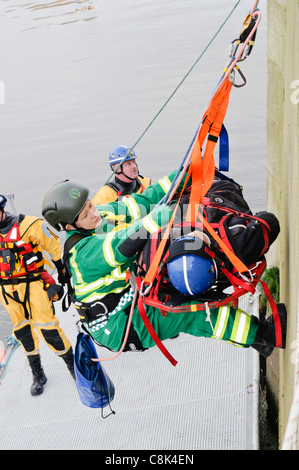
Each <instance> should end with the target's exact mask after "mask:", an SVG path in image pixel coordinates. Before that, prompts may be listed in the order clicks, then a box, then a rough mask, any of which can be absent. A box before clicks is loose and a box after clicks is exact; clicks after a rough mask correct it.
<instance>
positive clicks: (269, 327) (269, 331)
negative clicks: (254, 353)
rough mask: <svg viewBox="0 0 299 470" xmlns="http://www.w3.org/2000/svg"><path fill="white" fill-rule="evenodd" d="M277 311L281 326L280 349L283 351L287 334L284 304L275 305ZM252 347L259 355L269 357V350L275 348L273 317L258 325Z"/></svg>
mask: <svg viewBox="0 0 299 470" xmlns="http://www.w3.org/2000/svg"><path fill="white" fill-rule="evenodd" d="M277 310H278V315H279V318H280V324H281V336H282V349H285V347H286V333H287V311H286V308H285V305H284V304H277ZM252 347H253V348H254V349H257V350H258V351H259V352H260V354H263V353H264V354H267V355H266V356H265V357H268V356H270V354H271V352H272V351H271V348H272V350H273V348H275V347H276V331H275V324H274V318H273V315H271V316H270V317H269V318H267V320H266V321H264V322H263V323H260V325H259V328H258V330H257V333H256V337H255V341H254V344H253V345H252ZM264 354H263V355H264Z"/></svg>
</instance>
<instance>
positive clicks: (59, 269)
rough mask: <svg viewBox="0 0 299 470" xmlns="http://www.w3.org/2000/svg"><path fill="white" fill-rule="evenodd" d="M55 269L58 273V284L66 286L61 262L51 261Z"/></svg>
mask: <svg viewBox="0 0 299 470" xmlns="http://www.w3.org/2000/svg"><path fill="white" fill-rule="evenodd" d="M53 263H54V264H55V266H56V268H57V272H58V282H59V284H62V285H63V286H64V285H65V284H66V282H67V279H66V272H65V267H64V265H63V263H62V261H61V260H60V259H59V260H57V261H53Z"/></svg>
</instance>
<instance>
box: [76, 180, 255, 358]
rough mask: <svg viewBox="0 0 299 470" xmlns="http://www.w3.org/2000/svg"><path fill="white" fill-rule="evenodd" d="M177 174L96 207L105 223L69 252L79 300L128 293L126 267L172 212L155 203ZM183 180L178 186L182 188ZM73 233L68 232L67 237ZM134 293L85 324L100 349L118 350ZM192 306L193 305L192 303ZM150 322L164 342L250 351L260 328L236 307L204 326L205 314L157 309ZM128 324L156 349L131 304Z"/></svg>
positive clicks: (150, 311)
mask: <svg viewBox="0 0 299 470" xmlns="http://www.w3.org/2000/svg"><path fill="white" fill-rule="evenodd" d="M174 176H175V172H173V173H171V174H170V175H169V176H168V177H165V178H163V179H161V180H160V181H158V183H156V184H154V185H152V186H149V188H147V189H146V190H145V191H144V193H143V194H134V195H132V196H131V197H129V198H128V199H126V200H125V201H124V202H117V203H115V202H113V203H110V204H107V205H106V206H98V207H97V208H98V210H99V211H100V214H101V215H102V217H103V223H102V224H101V226H100V227H99V228H98V229H97V231H96V232H94V233H92V234H91V235H90V236H87V237H84V238H83V239H81V240H80V241H79V242H78V243H77V244H75V245H74V246H73V248H71V250H70V251H69V266H70V270H71V274H72V278H73V284H74V288H75V296H76V298H77V299H78V300H79V301H81V302H91V301H95V300H101V299H103V297H105V296H106V295H107V294H111V293H112V294H113V293H115V294H120V293H122V292H123V291H125V290H126V288H127V287H128V286H129V283H128V282H127V281H126V273H127V269H128V268H130V269H131V270H134V260H135V254H136V252H137V251H138V249H139V248H141V247H142V246H143V245H144V242H145V240H146V238H147V236H148V235H149V234H151V233H153V232H155V231H157V230H158V229H159V228H161V227H162V226H163V225H165V224H167V222H168V221H169V220H170V218H171V215H172V211H171V209H170V207H169V206H166V205H161V206H158V207H157V208H154V207H155V205H156V204H157V203H158V202H159V201H160V200H161V199H162V197H163V196H164V195H165V194H166V193H167V191H168V189H169V187H170V183H171V181H172V180H173V178H174ZM183 183H184V180H183V181H182V182H181V184H180V186H179V188H178V189H179V190H180V189H181V187H182V185H183ZM115 221H116V222H118V221H121V222H123V225H124V226H125V227H126V228H125V229H122V230H120V229H119V226H115ZM73 234H74V232H68V233H67V236H68V237H70V236H71V235H73ZM132 298H133V292H132V289H131V290H130V291H127V290H126V292H124V294H123V295H122V296H121V298H120V300H119V302H118V304H117V306H116V307H115V308H114V310H113V311H112V312H110V311H109V312H108V313H107V314H105V315H102V316H101V317H100V318H99V319H98V320H94V321H93V322H90V323H88V324H86V328H87V329H88V331H89V333H90V334H91V336H92V337H93V338H94V339H95V340H96V341H98V342H99V343H100V344H101V345H103V346H105V347H108V348H109V349H112V350H115V351H118V350H119V349H120V347H121V345H122V341H123V336H124V331H125V328H126V324H127V319H128V316H127V309H128V308H129V307H130V305H131V303H132ZM192 303H196V301H193V302H191V304H192ZM147 315H148V318H149V320H150V322H151V324H152V325H153V327H154V329H155V331H156V333H157V335H158V336H159V338H160V339H161V340H162V341H163V340H165V339H167V338H171V337H173V336H176V335H177V334H179V333H180V332H183V333H187V334H191V335H193V336H199V337H201V336H204V337H208V338H213V337H214V336H213V335H214V331H216V332H217V337H219V338H221V339H223V340H225V341H228V342H232V343H234V344H237V345H238V346H240V347H249V345H250V344H253V342H254V339H255V335H256V332H257V329H258V321H257V320H256V319H255V317H253V316H252V317H251V316H250V315H248V314H247V313H245V312H242V311H241V310H240V309H234V308H232V307H231V306H225V307H220V308H219V309H218V308H217V309H213V310H211V315H210V318H211V322H212V324H213V328H214V329H212V327H211V326H210V323H209V322H207V321H206V320H207V316H206V312H205V311H200V312H196V311H195V312H194V311H192V309H191V311H190V312H188V314H185V315H178V314H176V313H169V314H168V315H167V317H163V316H162V315H161V314H160V312H159V310H158V308H156V307H149V308H148V310H147ZM132 326H133V328H134V330H135V332H136V333H137V336H138V338H139V341H140V343H141V345H142V347H143V348H149V347H152V346H154V345H155V343H154V341H153V339H152V338H151V336H150V335H149V333H148V331H147V329H146V327H145V325H144V323H143V321H142V319H141V316H140V314H139V312H138V306H135V309H134V313H133V318H132Z"/></svg>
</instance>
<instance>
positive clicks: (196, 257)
mask: <svg viewBox="0 0 299 470" xmlns="http://www.w3.org/2000/svg"><path fill="white" fill-rule="evenodd" d="M166 263H167V270H168V275H169V279H170V282H171V283H172V285H173V286H174V287H175V288H176V289H177V290H178V291H179V292H181V293H182V294H186V295H199V294H202V293H203V292H206V291H207V290H208V289H210V288H211V287H212V285H213V284H214V282H215V281H216V280H217V265H216V263H215V260H214V254H213V253H212V251H211V250H210V248H209V247H208V244H207V243H206V242H204V241H203V240H200V239H198V238H194V237H191V236H184V237H181V238H178V239H177V240H175V241H174V242H173V243H172V245H171V246H170V248H169V257H168V259H167V260H166Z"/></svg>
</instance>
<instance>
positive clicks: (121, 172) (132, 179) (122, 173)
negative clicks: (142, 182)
mask: <svg viewBox="0 0 299 470" xmlns="http://www.w3.org/2000/svg"><path fill="white" fill-rule="evenodd" d="M136 166H137V170H138V175H137V176H136V178H130V176H127V175H126V174H125V173H124V172H123V166H122V165H121V166H120V167H119V168H120V169H121V170H120V171H119V172H118V173H116V172H115V175H116V176H117V175H124V176H125V177H126V178H128V180H130V181H132V182H133V181H135V180H136V179H137V178H138V176H139V169H138V165H137V164H136Z"/></svg>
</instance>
